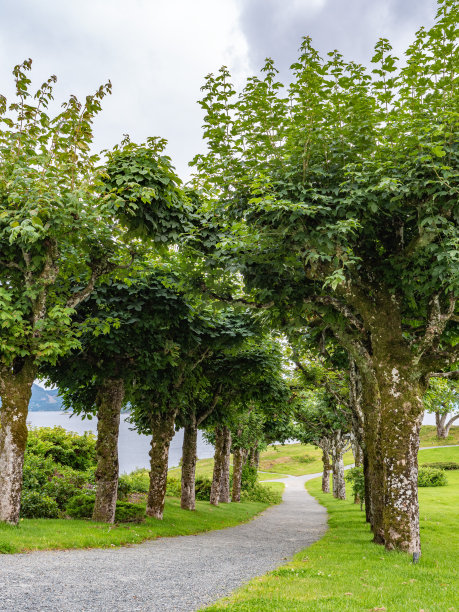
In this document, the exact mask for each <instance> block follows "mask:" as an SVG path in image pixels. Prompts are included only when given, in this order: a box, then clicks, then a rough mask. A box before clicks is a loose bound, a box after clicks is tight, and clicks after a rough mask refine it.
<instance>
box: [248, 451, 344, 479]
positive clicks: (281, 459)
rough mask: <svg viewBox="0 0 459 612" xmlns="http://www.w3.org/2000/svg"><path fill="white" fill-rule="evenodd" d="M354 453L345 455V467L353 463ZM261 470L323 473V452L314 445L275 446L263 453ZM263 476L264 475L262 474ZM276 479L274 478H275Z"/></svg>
mask: <svg viewBox="0 0 459 612" xmlns="http://www.w3.org/2000/svg"><path fill="white" fill-rule="evenodd" d="M353 462H354V458H353V456H352V453H351V452H349V453H346V454H345V455H344V463H345V465H349V463H353ZM260 470H261V471H263V472H269V473H270V474H277V475H278V476H277V478H279V475H281V476H282V475H285V474H291V475H292V476H301V475H303V474H316V473H318V472H321V471H322V451H321V450H320V449H319V448H316V447H315V446H313V445H312V444H285V445H284V446H282V445H280V444H275V445H272V446H269V447H268V448H267V450H266V451H264V452H263V453H261V457H260ZM261 476H262V474H261ZM273 477H274V476H273Z"/></svg>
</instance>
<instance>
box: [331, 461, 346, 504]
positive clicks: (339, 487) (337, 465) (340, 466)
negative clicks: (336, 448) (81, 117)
mask: <svg viewBox="0 0 459 612" xmlns="http://www.w3.org/2000/svg"><path fill="white" fill-rule="evenodd" d="M332 461H333V467H332V476H333V497H336V499H346V483H345V481H344V461H343V455H342V453H339V452H338V453H336V454H334V456H333V459H332Z"/></svg>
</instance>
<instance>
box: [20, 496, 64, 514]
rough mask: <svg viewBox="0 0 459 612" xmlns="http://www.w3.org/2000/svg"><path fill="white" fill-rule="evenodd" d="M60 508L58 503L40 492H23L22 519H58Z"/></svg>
mask: <svg viewBox="0 0 459 612" xmlns="http://www.w3.org/2000/svg"><path fill="white" fill-rule="evenodd" d="M58 516H59V507H58V505H57V503H56V501H55V500H54V499H53V498H52V497H50V496H49V495H46V494H44V493H40V492H38V491H23V493H22V496H21V517H22V518H57V517H58Z"/></svg>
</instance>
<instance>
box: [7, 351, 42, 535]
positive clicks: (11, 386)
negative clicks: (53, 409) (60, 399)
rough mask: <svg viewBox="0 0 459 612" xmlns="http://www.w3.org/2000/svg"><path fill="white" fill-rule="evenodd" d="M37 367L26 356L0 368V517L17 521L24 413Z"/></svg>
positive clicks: (24, 433) (20, 488) (25, 433)
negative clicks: (16, 367) (16, 365)
mask: <svg viewBox="0 0 459 612" xmlns="http://www.w3.org/2000/svg"><path fill="white" fill-rule="evenodd" d="M36 373H37V368H36V367H35V366H34V365H33V363H32V362H31V361H29V360H26V361H25V362H24V364H23V365H22V367H21V368H20V370H19V371H16V372H15V371H13V369H12V368H11V369H10V368H8V367H6V366H3V367H2V368H1V370H0V395H1V398H2V406H1V408H0V521H2V522H6V523H11V524H13V525H17V524H18V522H19V513H20V510H21V492H22V467H23V465H24V453H25V449H26V445H27V423H26V421H27V413H28V409H29V402H30V396H31V394H32V385H33V381H34V379H35V376H36Z"/></svg>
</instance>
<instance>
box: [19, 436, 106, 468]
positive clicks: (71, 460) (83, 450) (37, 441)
mask: <svg viewBox="0 0 459 612" xmlns="http://www.w3.org/2000/svg"><path fill="white" fill-rule="evenodd" d="M27 453H28V454H33V455H38V456H41V457H50V458H51V459H52V460H53V461H55V462H56V463H60V464H61V465H66V466H68V467H71V468H73V469H75V470H80V471H84V470H87V469H88V468H90V467H91V466H94V465H95V460H96V438H95V436H94V434H92V433H90V432H86V433H85V434H83V435H82V436H80V435H79V434H77V433H74V432H72V431H66V430H65V429H64V428H63V427H37V428H32V429H31V430H30V431H29V436H28V439H27Z"/></svg>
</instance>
